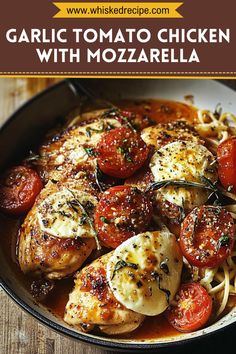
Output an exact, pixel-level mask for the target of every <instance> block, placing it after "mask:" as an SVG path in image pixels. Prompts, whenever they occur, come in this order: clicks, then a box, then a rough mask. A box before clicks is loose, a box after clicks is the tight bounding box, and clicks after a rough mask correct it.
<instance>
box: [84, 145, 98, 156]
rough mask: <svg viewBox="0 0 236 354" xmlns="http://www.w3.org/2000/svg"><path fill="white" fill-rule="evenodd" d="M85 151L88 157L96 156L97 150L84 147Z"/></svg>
mask: <svg viewBox="0 0 236 354" xmlns="http://www.w3.org/2000/svg"><path fill="white" fill-rule="evenodd" d="M84 151H85V152H86V154H87V155H88V156H90V157H91V156H96V151H95V149H93V148H89V147H84Z"/></svg>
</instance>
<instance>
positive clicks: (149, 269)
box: [107, 230, 182, 316]
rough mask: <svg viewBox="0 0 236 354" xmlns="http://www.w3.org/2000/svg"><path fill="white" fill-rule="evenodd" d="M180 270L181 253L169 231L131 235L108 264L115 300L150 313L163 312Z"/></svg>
mask: <svg viewBox="0 0 236 354" xmlns="http://www.w3.org/2000/svg"><path fill="white" fill-rule="evenodd" d="M181 270H182V256H181V252H180V250H179V246H178V244H177V242H176V240H175V236H174V235H173V234H171V233H170V232H169V231H168V230H162V231H155V232H146V233H143V234H139V235H137V236H134V237H131V238H130V239H128V240H127V241H125V242H123V243H122V244H121V245H120V246H119V247H118V248H116V250H115V251H114V253H113V254H112V256H111V258H110V259H109V260H108V263H107V277H108V281H109V285H110V287H111V289H112V291H113V294H114V296H115V297H116V299H117V300H118V301H119V302H120V303H121V304H122V305H124V306H125V307H127V308H128V309H130V310H133V311H135V312H138V313H141V314H144V315H149V316H154V315H158V314H159V313H161V312H163V311H165V309H166V308H167V306H168V304H169V302H170V301H171V300H172V299H173V297H174V295H175V293H176V292H177V290H178V288H179V284H180V276H181Z"/></svg>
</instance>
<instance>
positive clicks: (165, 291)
mask: <svg viewBox="0 0 236 354" xmlns="http://www.w3.org/2000/svg"><path fill="white" fill-rule="evenodd" d="M151 275H152V276H153V277H154V279H156V280H157V284H158V288H159V290H161V291H163V292H164V293H165V295H166V301H167V303H168V304H169V303H170V294H171V293H170V290H168V289H164V288H162V287H161V276H160V274H158V273H157V272H152V274H151Z"/></svg>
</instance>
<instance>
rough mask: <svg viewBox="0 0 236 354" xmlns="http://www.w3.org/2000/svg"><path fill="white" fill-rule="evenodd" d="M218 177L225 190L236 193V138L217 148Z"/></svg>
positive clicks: (224, 142)
mask: <svg viewBox="0 0 236 354" xmlns="http://www.w3.org/2000/svg"><path fill="white" fill-rule="evenodd" d="M217 160H218V175H219V179H220V182H221V184H222V185H223V187H224V188H225V189H228V188H229V189H230V190H232V191H233V192H236V138H235V137H234V138H229V139H227V140H225V141H223V142H222V143H221V144H220V145H219V146H218V148H217Z"/></svg>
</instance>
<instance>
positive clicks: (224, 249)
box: [180, 206, 235, 268]
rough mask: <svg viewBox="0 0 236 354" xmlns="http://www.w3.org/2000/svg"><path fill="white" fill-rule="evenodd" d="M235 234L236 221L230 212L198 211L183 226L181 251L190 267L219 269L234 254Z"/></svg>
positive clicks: (206, 208)
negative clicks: (235, 224)
mask: <svg viewBox="0 0 236 354" xmlns="http://www.w3.org/2000/svg"><path fill="white" fill-rule="evenodd" d="M234 233H235V226H234V221H233V218H232V216H231V214H230V213H229V212H228V211H227V210H225V209H224V208H222V207H218V206H201V207H197V208H194V209H193V210H192V212H191V213H190V214H188V215H187V217H186V218H185V219H184V221H183V223H182V226H181V231H180V247H181V250H182V253H183V255H184V257H185V258H186V259H187V260H188V262H189V263H190V264H192V265H194V266H197V267H199V268H202V267H216V266H219V265H220V264H222V263H223V261H224V260H225V259H226V258H227V257H228V256H229V255H230V254H231V252H232V249H233V246H234Z"/></svg>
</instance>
